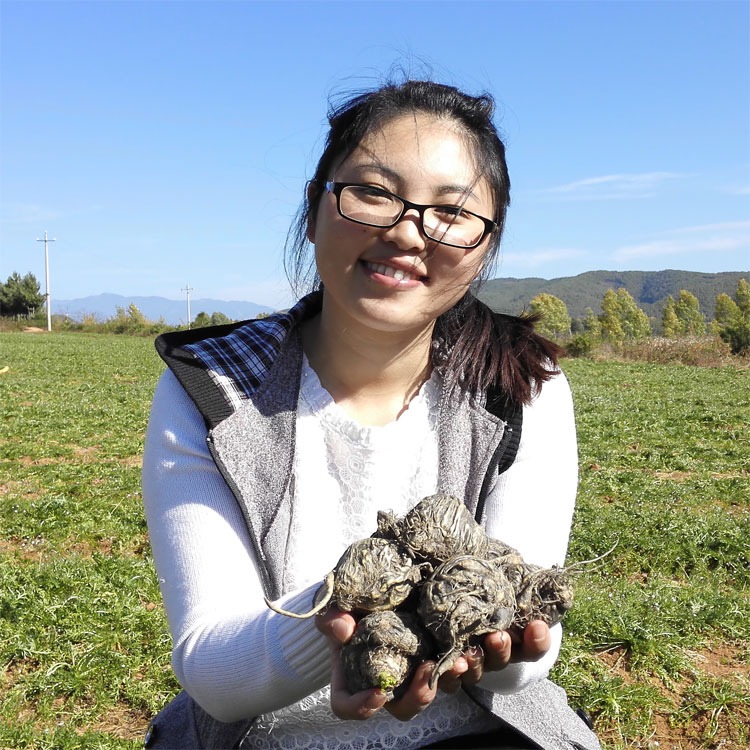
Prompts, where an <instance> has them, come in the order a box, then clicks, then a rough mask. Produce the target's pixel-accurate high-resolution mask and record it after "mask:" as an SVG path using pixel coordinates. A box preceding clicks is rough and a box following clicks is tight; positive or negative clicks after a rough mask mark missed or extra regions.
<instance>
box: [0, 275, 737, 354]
mask: <svg viewBox="0 0 750 750" xmlns="http://www.w3.org/2000/svg"><path fill="white" fill-rule="evenodd" d="M43 305H44V295H42V293H41V291H40V286H39V282H38V281H37V279H36V277H35V276H34V274H32V273H27V274H26V275H25V276H21V275H20V274H19V273H16V272H14V273H12V274H11V275H10V276H9V277H8V280H7V281H6V282H5V283H2V282H0V315H1V316H3V317H15V318H18V317H22V318H25V319H30V318H33V317H34V316H35V315H38V314H39V313H40V311H41V310H42V308H43ZM529 307H530V310H531V312H533V313H538V314H540V315H541V319H540V321H539V323H538V324H537V329H538V330H539V332H540V333H542V334H543V335H545V336H548V337H549V338H551V339H554V340H556V341H558V342H560V343H562V344H564V345H565V347H566V349H567V351H568V353H569V354H571V355H573V356H585V355H586V354H589V353H590V352H591V351H592V350H593V349H595V348H596V347H597V346H598V345H600V344H602V343H608V344H611V345H613V346H615V347H618V346H622V345H623V344H625V343H628V342H636V341H641V340H643V339H646V338H649V337H650V336H653V335H654V333H655V331H654V327H655V326H654V325H653V323H654V322H655V321H653V320H652V319H651V318H649V317H648V315H646V313H645V312H644V311H643V310H642V309H640V308H639V307H638V304H637V303H636V301H635V300H634V299H633V296H632V295H631V294H630V292H628V291H627V289H624V288H622V287H621V288H619V289H617V290H614V289H609V290H607V291H606V292H605V294H604V298H603V299H602V304H601V309H602V312H601V314H598V315H597V314H596V313H594V311H593V310H592V309H591V308H587V309H586V313H585V315H584V316H583V317H582V318H573V317H571V315H570V314H569V313H568V308H567V305H566V304H565V302H564V301H563V300H562V299H560V298H559V297H556V296H554V295H552V294H548V293H546V292H543V293H541V294H537V295H536V296H535V297H534V298H533V299H532V300H531V303H530V305H529ZM231 322H233V321H232V320H231V319H230V318H229V317H227V316H226V315H225V314H224V313H221V312H214V313H212V314H211V315H209V314H208V313H207V312H203V311H202V312H199V313H198V314H197V315H196V316H195V318H194V319H193V321H191V323H190V327H191V328H201V327H204V326H210V325H222V324H226V323H231ZM62 327H65V328H70V329H78V330H101V331H103V332H107V333H135V334H156V333H161V332H164V331H167V330H174V329H175V328H177V327H175V326H169V325H167V324H166V323H165V322H164V321H163V320H160V321H156V322H154V321H149V320H147V319H146V317H145V316H144V315H143V313H142V312H141V311H140V310H139V309H138V308H137V306H136V305H133V304H131V305H129V306H128V307H127V308H119V307H118V308H117V313H116V314H115V315H114V316H113V317H112V318H109V319H107V320H106V321H104V322H103V323H99V322H98V321H96V320H94V319H93V316H89V318H88V319H87V318H84V320H83V321H82V322H80V323H74V322H72V321H70V320H67V319H66V320H63V321H62ZM658 328H659V330H660V332H661V334H662V335H663V336H665V337H666V338H668V339H681V338H689V337H692V338H700V337H704V336H708V335H711V336H718V337H719V338H721V339H722V340H723V341H725V342H726V343H727V344H728V345H729V347H730V349H731V351H732V353H733V354H744V353H747V352H749V351H750V285H749V284H748V282H747V279H744V278H743V279H740V280H739V282H738V284H737V289H736V292H735V294H734V296H733V297H730V296H729V295H728V294H725V293H723V292H722V293H721V294H719V295H717V297H716V308H715V312H714V318H713V320H711V321H707V320H706V316H705V315H704V314H703V313H702V312H701V309H700V303H699V301H698V298H697V297H696V296H695V295H694V294H692V293H691V292H689V291H687V290H685V289H682V290H681V291H680V293H679V295H678V297H677V299H675V298H673V297H672V296H671V295H670V296H668V297H667V299H666V302H665V304H664V307H663V310H662V314H661V320H660V321H659V326H658Z"/></svg>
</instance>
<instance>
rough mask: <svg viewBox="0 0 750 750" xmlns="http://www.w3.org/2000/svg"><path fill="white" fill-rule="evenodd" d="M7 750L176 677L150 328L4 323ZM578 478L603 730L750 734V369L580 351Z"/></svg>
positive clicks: (715, 737)
mask: <svg viewBox="0 0 750 750" xmlns="http://www.w3.org/2000/svg"><path fill="white" fill-rule="evenodd" d="M5 366H7V367H8V368H9V369H8V371H6V372H5V373H3V374H0V403H1V404H2V433H1V434H0V665H2V676H1V677H0V706H1V707H0V747H2V748H61V749H62V750H70V749H72V748H135V747H138V745H139V740H140V738H141V737H142V733H143V731H144V729H145V726H146V724H147V722H148V719H149V717H150V716H151V715H152V714H153V713H154V712H155V711H156V710H157V709H158V708H159V707H161V706H162V705H163V704H164V703H165V702H166V701H167V700H168V698H169V697H170V696H171V695H172V694H173V692H174V691H175V690H176V683H175V681H174V678H173V676H172V674H171V670H170V666H169V652H170V641H169V636H168V634H167V630H166V623H165V619H164V615H163V610H162V607H161V602H160V597H159V591H158V586H157V584H156V576H155V574H154V571H153V567H152V563H151V558H150V552H149V545H148V538H147V534H146V527H145V522H144V518H143V513H142V509H141V495H140V457H141V451H142V445H143V436H144V432H145V427H146V422H147V419H148V410H149V402H150V399H151V395H152V392H153V389H154V385H155V383H156V379H157V378H158V375H159V373H160V372H161V370H162V365H161V363H160V361H159V360H158V358H157V357H156V354H155V353H154V350H153V346H152V343H151V341H150V340H148V339H144V338H135V337H127V336H106V335H86V334H59V333H55V334H52V335H49V334H24V333H4V334H0V369H2V368H3V367H5ZM564 369H565V371H566V373H567V374H568V377H569V378H570V381H571V384H572V386H573V391H574V395H575V399H576V406H577V414H578V426H579V441H580V466H581V488H580V493H579V503H578V509H577V513H576V518H575V525H574V531H573V537H572V540H571V546H570V552H569V562H571V563H573V562H575V561H578V560H587V559H590V558H594V557H597V556H598V555H600V554H602V553H603V552H605V551H607V550H609V549H610V548H612V547H613V546H615V545H616V546H615V549H614V550H613V551H612V552H611V554H609V555H608V556H606V557H605V558H604V559H603V560H600V561H599V562H597V563H595V564H592V565H590V566H588V567H587V568H586V569H584V570H583V571H582V572H581V573H580V574H578V576H577V589H576V591H577V596H576V604H575V606H574V608H573V610H572V611H571V612H570V613H569V615H568V617H567V618H566V631H567V635H566V638H565V641H564V647H563V653H562V656H561V659H560V661H559V662H558V665H557V667H556V671H555V675H554V676H555V679H556V680H557V681H558V682H559V683H560V684H562V685H563V686H564V687H565V688H566V689H567V690H568V692H569V695H570V697H571V702H573V703H575V704H577V705H581V706H585V707H586V708H588V709H589V711H590V712H591V713H592V714H593V715H594V716H595V717H596V726H597V731H598V733H599V734H600V736H601V737H602V740H603V744H604V746H605V747H606V748H608V749H612V750H617V749H619V748H660V749H661V750H664V748H719V747H721V748H723V750H727V749H728V748H741V747H745V746H746V745H747V744H748V742H749V741H750V730H748V726H750V646H749V645H748V644H749V643H750V594H749V592H750V560H749V559H748V558H749V555H750V553H749V552H748V546H749V540H750V524H749V523H748V521H749V520H750V371H748V370H747V369H742V368H739V367H737V368H732V367H723V368H715V369H708V368H695V367H687V366H681V365H671V366H666V365H654V364H641V363H621V362H592V361H588V360H566V361H565V362H564Z"/></svg>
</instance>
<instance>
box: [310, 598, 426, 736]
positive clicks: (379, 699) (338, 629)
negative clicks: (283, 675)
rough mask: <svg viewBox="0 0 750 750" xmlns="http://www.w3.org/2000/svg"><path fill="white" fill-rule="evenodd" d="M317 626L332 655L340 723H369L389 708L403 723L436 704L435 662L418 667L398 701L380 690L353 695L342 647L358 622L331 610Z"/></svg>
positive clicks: (333, 706)
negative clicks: (343, 662) (345, 668)
mask: <svg viewBox="0 0 750 750" xmlns="http://www.w3.org/2000/svg"><path fill="white" fill-rule="evenodd" d="M315 625H316V626H317V628H318V630H319V631H320V632H321V633H323V635H325V636H326V638H327V639H328V646H329V648H330V651H331V710H332V711H333V713H334V714H335V715H336V716H338V717H339V719H354V720H362V719H369V718H370V717H371V716H373V715H374V714H375V713H377V712H378V711H380V709H382V708H385V710H386V711H388V712H389V713H390V714H391V715H392V716H394V717H395V718H397V719H399V720H400V721H409V720H410V719H413V718H414V717H415V716H416V715H417V714H418V713H420V712H421V711H423V710H424V709H425V708H427V706H429V705H430V703H432V701H433V700H435V695H436V693H437V690H436V689H435V690H431V689H430V687H429V681H430V675H431V674H432V670H433V669H434V667H435V663H434V662H431V661H428V662H424V663H423V664H420V665H419V667H417V670H416V672H415V674H414V676H413V677H412V680H411V682H410V683H409V686H408V688H407V689H406V692H404V694H403V695H401V696H400V697H399V698H398V699H394V700H390V701H389V700H388V699H387V696H386V694H385V693H384V692H383V691H382V690H380V689H379V688H370V689H368V690H361V691H360V692H358V693H350V692H349V690H348V689H347V687H346V679H345V677H344V667H343V665H342V663H341V647H342V646H343V645H344V644H345V643H346V642H347V641H348V640H349V639H350V638H351V637H352V635H354V630H355V629H356V627H357V622H356V620H355V619H354V618H353V617H352V616H351V615H350V614H348V613H347V612H341V611H340V610H338V609H336V608H335V607H331V608H330V609H329V610H328V611H327V612H326V613H325V614H323V615H319V616H318V617H316V618H315Z"/></svg>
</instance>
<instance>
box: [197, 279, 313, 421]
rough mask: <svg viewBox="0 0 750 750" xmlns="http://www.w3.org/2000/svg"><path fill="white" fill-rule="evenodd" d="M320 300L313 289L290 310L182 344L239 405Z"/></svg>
mask: <svg viewBox="0 0 750 750" xmlns="http://www.w3.org/2000/svg"><path fill="white" fill-rule="evenodd" d="M321 304H322V293H321V292H313V293H312V294H308V295H307V296H306V297H303V298H302V299H301V300H300V301H299V302H297V304H296V305H295V306H294V307H292V308H291V309H290V310H288V311H287V312H284V313H274V314H273V315H269V316H268V317H266V318H259V319H257V320H251V321H249V322H248V323H245V324H244V325H241V326H240V327H239V328H235V329H234V330H233V331H232V332H231V333H229V334H227V335H225V336H218V337H216V338H209V339H203V340H201V341H198V342H196V343H194V344H187V345H185V346H184V347H183V348H184V349H185V350H186V351H188V352H190V353H191V354H192V355H193V356H194V357H195V358H196V359H198V360H199V361H200V362H201V363H202V364H203V365H204V366H205V368H206V370H207V372H208V374H209V376H210V377H211V380H213V382H214V383H215V384H216V386H217V387H218V388H219V389H220V390H221V391H222V392H223V394H224V395H225V397H226V398H227V400H228V401H229V403H230V404H231V406H232V408H233V409H236V408H237V407H239V406H240V405H241V404H242V402H243V401H244V400H245V399H248V398H250V397H251V396H252V395H253V393H254V392H255V391H256V390H257V389H258V387H259V386H260V385H261V384H262V383H263V381H264V380H265V378H266V376H267V375H268V372H269V370H270V369H271V365H272V364H273V362H274V360H275V359H276V357H277V356H278V354H279V351H281V347H282V346H283V344H284V341H285V340H286V338H287V336H288V335H289V332H290V331H291V330H292V329H293V328H294V327H295V326H297V325H299V324H300V323H301V322H302V321H303V320H305V319H307V318H310V317H312V316H313V315H315V314H317V312H318V311H319V310H320V307H321Z"/></svg>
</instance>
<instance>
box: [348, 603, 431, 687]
mask: <svg viewBox="0 0 750 750" xmlns="http://www.w3.org/2000/svg"><path fill="white" fill-rule="evenodd" d="M428 644H429V636H428V635H427V633H426V632H425V631H424V629H423V628H422V627H421V626H420V625H419V623H418V622H417V618H416V617H415V616H414V615H412V614H409V613H407V612H393V611H391V610H386V611H383V612H373V613H372V614H369V615H366V616H365V617H363V618H362V619H361V620H360V621H359V622H358V623H357V629H356V631H355V632H354V635H353V636H352V638H351V640H350V641H349V642H348V643H346V644H345V645H344V646H343V648H342V650H341V660H342V664H343V666H344V674H345V676H346V686H347V689H348V690H349V692H350V693H356V692H359V691H360V690H367V689H368V688H373V687H377V688H380V689H381V690H383V691H384V692H385V693H386V694H387V695H388V699H389V700H390V699H392V698H393V697H394V694H398V692H399V691H398V688H399V687H400V686H401V685H404V684H405V683H406V682H407V681H408V679H409V678H410V677H411V674H412V672H413V671H414V669H415V668H416V667H417V665H418V664H419V663H420V662H422V661H424V660H425V659H426V658H427V656H428V652H429V645H428Z"/></svg>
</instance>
